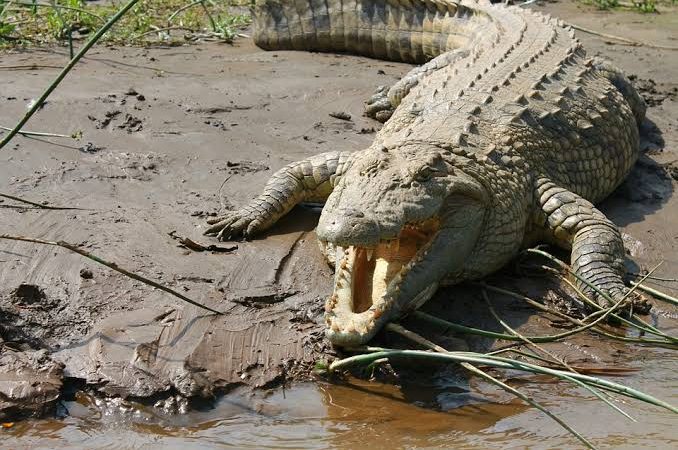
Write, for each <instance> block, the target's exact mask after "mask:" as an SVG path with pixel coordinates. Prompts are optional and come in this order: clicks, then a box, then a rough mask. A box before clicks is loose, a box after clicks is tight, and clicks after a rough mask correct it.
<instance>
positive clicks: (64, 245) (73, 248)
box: [0, 234, 223, 315]
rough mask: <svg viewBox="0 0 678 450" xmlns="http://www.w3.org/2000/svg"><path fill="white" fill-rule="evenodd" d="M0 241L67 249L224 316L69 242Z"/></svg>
mask: <svg viewBox="0 0 678 450" xmlns="http://www.w3.org/2000/svg"><path fill="white" fill-rule="evenodd" d="M0 239H9V240H13V241H23V242H32V243H34V244H43V245H53V246H56V247H62V248H65V249H67V250H70V251H72V252H75V253H77V254H79V255H82V256H84V257H85V258H88V259H91V260H92V261H94V262H97V263H99V264H102V265H104V266H106V267H108V268H111V269H113V270H115V271H116V272H120V273H121V274H123V275H125V276H127V277H129V278H132V279H134V280H137V281H141V282H142V283H144V284H147V285H149V286H153V287H154V288H157V289H160V290H161V291H165V292H167V293H168V294H171V295H173V296H175V297H178V298H179V299H181V300H183V301H185V302H186V303H190V304H191V305H194V306H197V307H198V308H202V309H205V310H207V311H210V312H213V313H214V314H217V315H222V314H223V313H222V312H220V311H217V310H215V309H212V308H210V307H209V306H205V305H202V304H200V303H198V302H196V301H195V300H191V299H190V298H188V297H186V296H185V295H182V294H181V293H179V292H177V291H175V290H173V289H170V288H168V287H166V286H163V285H162V284H159V283H157V282H155V281H153V280H149V279H148V278H146V277H142V276H141V275H137V274H136V273H133V272H130V271H128V270H125V269H123V268H122V267H118V265H117V264H116V263H112V262H108V261H106V260H104V259H101V258H99V257H98V256H96V255H93V254H91V253H89V252H87V251H85V250H83V249H81V248H79V247H78V246H76V245H73V244H69V243H68V242H64V241H46V240H43V239H35V238H29V237H25V236H11V235H9V234H0Z"/></svg>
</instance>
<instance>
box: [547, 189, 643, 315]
mask: <svg viewBox="0 0 678 450" xmlns="http://www.w3.org/2000/svg"><path fill="white" fill-rule="evenodd" d="M536 197H537V201H538V203H539V205H541V211H542V212H541V214H539V215H538V217H539V218H540V219H539V220H538V222H539V225H542V226H544V227H545V228H546V229H547V230H549V231H550V233H551V237H552V239H553V240H555V243H557V244H559V245H560V246H562V247H564V248H566V249H568V250H569V249H571V250H572V256H571V264H572V270H573V271H574V272H575V273H576V274H577V275H579V276H580V277H581V278H583V279H584V280H586V281H587V282H588V283H590V284H591V285H593V286H595V287H596V288H597V289H598V290H599V291H600V292H603V293H604V294H606V295H607V296H609V298H611V299H612V300H613V301H614V302H617V301H619V300H621V299H623V298H624V296H625V295H627V292H628V288H627V287H626V286H625V285H624V281H623V279H622V277H623V275H624V257H625V251H624V242H623V241H622V237H621V233H620V232H619V230H618V229H617V227H616V226H615V225H614V223H612V222H611V221H610V219H608V218H607V217H605V215H604V214H603V213H602V212H600V211H599V210H598V209H596V208H595V207H594V206H593V204H591V202H589V201H588V200H586V199H584V198H582V197H580V196H578V195H577V194H575V193H573V192H570V191H568V190H567V189H564V188H561V187H559V186H558V185H556V184H555V183H553V182H551V181H550V180H548V179H545V178H542V179H540V180H539V181H538V184H537V191H536ZM576 284H577V286H578V288H579V289H580V290H581V291H582V292H583V293H584V294H586V295H587V296H588V297H589V298H591V299H593V300H595V301H596V302H597V303H598V304H599V305H600V306H602V307H609V306H612V305H609V304H608V301H606V300H605V298H604V297H603V296H601V295H600V294H599V293H598V292H596V290H595V289H593V288H592V287H591V286H589V285H588V284H586V283H584V282H583V281H581V280H580V279H577V281H576ZM635 300H639V299H637V298H633V299H629V303H631V301H635ZM634 306H638V307H639V308H638V309H639V310H640V311H641V312H642V311H643V309H647V305H644V304H643V303H642V302H638V303H637V304H636V303H635V302H634Z"/></svg>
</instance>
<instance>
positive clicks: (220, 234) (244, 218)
mask: <svg viewBox="0 0 678 450" xmlns="http://www.w3.org/2000/svg"><path fill="white" fill-rule="evenodd" d="M207 223H208V224H209V225H211V226H210V227H209V228H207V229H206V230H205V231H204V233H203V234H204V235H207V236H216V237H217V239H218V240H220V241H226V240H229V239H234V238H238V237H244V238H247V237H248V236H251V235H252V234H255V233H256V232H257V229H258V227H259V226H260V223H259V221H258V220H256V219H255V218H254V217H252V216H251V215H250V214H249V213H248V212H247V211H234V212H231V213H228V214H225V215H223V216H221V217H216V218H214V219H209V220H207Z"/></svg>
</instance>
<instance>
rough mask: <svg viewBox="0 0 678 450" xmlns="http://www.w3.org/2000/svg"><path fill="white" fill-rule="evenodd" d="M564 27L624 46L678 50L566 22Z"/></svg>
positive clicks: (677, 48)
mask: <svg viewBox="0 0 678 450" xmlns="http://www.w3.org/2000/svg"><path fill="white" fill-rule="evenodd" d="M565 25H567V26H570V27H572V28H574V29H575V30H579V31H581V32H583V33H588V34H592V35H594V36H599V37H602V38H605V39H612V40H615V41H619V42H623V43H625V44H626V45H631V46H633V47H650V48H656V49H659V50H673V51H675V50H678V47H671V46H668V45H659V44H651V43H649V42H643V41H634V40H633V39H628V38H625V37H621V36H615V35H613V34H607V33H601V32H600V31H595V30H592V29H590V28H585V27H582V26H580V25H575V24H573V23H567V22H566V23H565Z"/></svg>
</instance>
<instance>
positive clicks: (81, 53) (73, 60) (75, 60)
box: [0, 0, 139, 150]
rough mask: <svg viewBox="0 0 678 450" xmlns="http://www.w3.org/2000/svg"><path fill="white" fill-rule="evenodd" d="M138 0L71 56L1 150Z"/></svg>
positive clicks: (0, 143) (0, 147)
mask: <svg viewBox="0 0 678 450" xmlns="http://www.w3.org/2000/svg"><path fill="white" fill-rule="evenodd" d="M138 1H139V0H129V2H128V3H127V4H126V5H125V6H123V7H122V8H120V10H119V11H118V12H117V13H115V14H114V15H113V16H112V17H111V18H110V19H109V20H108V22H106V23H105V24H104V25H103V26H102V27H101V28H100V29H99V30H98V31H97V32H96V33H94V35H93V36H92V37H91V38H90V39H89V40H88V41H87V42H86V43H85V45H83V46H82V48H81V49H80V51H78V53H77V54H76V55H75V56H74V57H73V58H71V60H70V61H69V62H68V64H66V67H64V68H63V69H62V70H61V72H60V73H59V75H57V77H56V78H55V79H54V81H52V84H50V85H49V86H48V87H47V89H45V91H44V92H43V93H42V95H41V96H40V98H39V99H38V100H36V102H35V103H34V104H33V106H32V107H31V108H30V109H29V110H28V112H26V114H25V115H24V117H23V118H22V119H21V120H20V121H19V123H17V124H16V126H15V127H14V128H12V130H11V131H10V132H9V133H7V136H5V137H4V138H3V139H2V141H0V150H2V148H3V147H4V146H5V145H7V143H9V142H10V141H11V140H12V138H14V136H16V135H17V133H19V131H21V129H22V128H23V126H24V125H26V122H28V120H29V119H30V118H31V117H32V116H33V114H35V113H36V112H37V111H38V110H39V109H40V108H41V107H42V105H43V104H44V103H45V100H47V97H49V95H50V94H51V93H52V91H54V89H56V87H57V86H58V85H59V83H61V81H62V80H63V79H64V78H65V77H66V75H68V73H69V72H70V71H71V69H73V67H74V66H75V65H76V64H77V63H78V61H80V59H81V58H82V57H83V56H85V53H87V52H88V51H89V49H90V48H92V46H93V45H94V44H96V43H97V41H98V40H99V39H101V37H102V36H103V35H104V34H105V33H106V31H108V29H109V28H111V27H112V26H113V25H114V24H115V23H116V22H117V21H118V20H120V18H121V17H122V16H123V15H125V13H127V11H129V10H130V9H132V7H133V6H134V5H136V3H137V2H138Z"/></svg>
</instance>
